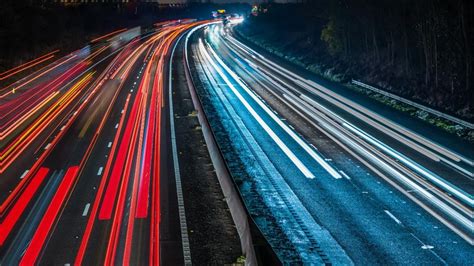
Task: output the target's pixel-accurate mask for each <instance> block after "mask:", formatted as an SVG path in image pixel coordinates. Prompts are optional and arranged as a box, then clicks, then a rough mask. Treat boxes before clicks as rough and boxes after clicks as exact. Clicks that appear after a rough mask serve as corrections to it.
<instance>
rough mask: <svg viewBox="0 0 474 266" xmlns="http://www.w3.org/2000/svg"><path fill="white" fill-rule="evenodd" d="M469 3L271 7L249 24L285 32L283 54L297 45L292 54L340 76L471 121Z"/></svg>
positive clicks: (347, 1) (323, 1)
mask: <svg viewBox="0 0 474 266" xmlns="http://www.w3.org/2000/svg"><path fill="white" fill-rule="evenodd" d="M473 4H474V1H470V0H397V1H392V0H313V1H307V2H306V4H304V5H292V6H290V5H275V4H272V5H270V6H269V8H268V12H267V13H266V14H261V15H260V16H258V17H256V18H254V19H252V20H257V21H258V22H263V24H261V25H262V26H263V27H264V28H265V29H268V31H269V32H270V33H271V32H272V28H276V29H279V31H280V32H279V33H276V34H279V35H280V36H281V35H285V34H288V35H287V36H289V38H287V40H286V41H285V40H283V42H284V43H286V47H285V49H291V48H293V49H296V47H298V51H296V53H299V54H298V55H297V56H301V55H302V53H304V56H305V57H309V58H313V59H314V60H317V61H319V62H321V64H323V65H326V67H330V66H331V64H332V65H333V67H334V70H336V71H338V72H340V73H344V74H345V75H344V76H345V78H347V79H349V78H358V79H362V80H364V81H366V82H369V83H372V84H377V85H379V86H382V87H385V88H386V89H389V90H393V91H394V92H396V93H398V94H402V95H404V96H407V97H410V98H414V99H417V100H419V101H423V102H425V103H428V104H430V105H433V106H435V107H438V108H441V109H444V110H446V109H447V110H449V111H451V112H456V113H458V114H459V115H462V116H464V117H469V118H471V119H472V117H473V112H472V108H473V107H474V106H473V104H474V91H473V82H474V81H473V47H474V45H473V41H474V40H473V33H474V32H473V31H474V21H473V11H474V9H473ZM255 26H256V27H254V28H257V27H260V26H257V25H255ZM260 30H261V29H260ZM257 31H258V30H257ZM269 32H266V33H263V34H262V36H261V37H263V38H265V34H270V33H269ZM248 33H250V34H252V32H248ZM295 34H296V35H297V36H295ZM267 37H268V35H267ZM292 38H293V39H292ZM281 41H282V40H281V39H280V42H281ZM292 41H294V42H299V44H295V45H292V44H291V43H290V42H292ZM302 43H303V44H302Z"/></svg>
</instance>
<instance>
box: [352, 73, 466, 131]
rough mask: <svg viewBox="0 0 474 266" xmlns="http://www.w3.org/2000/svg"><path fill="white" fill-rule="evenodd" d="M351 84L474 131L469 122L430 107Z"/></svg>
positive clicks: (360, 84) (355, 81) (362, 84)
mask: <svg viewBox="0 0 474 266" xmlns="http://www.w3.org/2000/svg"><path fill="white" fill-rule="evenodd" d="M351 83H352V84H355V85H357V86H360V87H363V88H366V89H369V90H371V91H373V92H376V93H379V94H382V95H384V96H387V97H389V98H392V99H394V100H397V101H399V102H402V103H405V104H408V105H411V106H414V107H416V108H418V109H420V110H423V111H425V112H428V113H430V114H433V115H435V116H438V117H441V118H444V119H446V120H449V121H451V122H453V123H456V124H459V125H462V126H464V127H467V128H469V129H474V124H472V123H469V122H467V121H464V120H462V119H459V118H457V117H454V116H452V115H448V114H445V113H442V112H440V111H437V110H434V109H432V108H430V107H427V106H424V105H421V104H419V103H416V102H413V101H410V100H408V99H405V98H402V97H400V96H398V95H395V94H393V93H390V92H386V91H384V90H381V89H377V88H375V87H373V86H370V85H367V84H365V83H362V82H360V81H357V80H354V79H353V80H352V81H351Z"/></svg>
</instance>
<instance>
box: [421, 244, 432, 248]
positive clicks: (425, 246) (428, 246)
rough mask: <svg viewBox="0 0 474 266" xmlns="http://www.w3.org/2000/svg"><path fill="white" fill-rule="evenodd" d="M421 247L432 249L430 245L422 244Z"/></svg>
mask: <svg viewBox="0 0 474 266" xmlns="http://www.w3.org/2000/svg"><path fill="white" fill-rule="evenodd" d="M421 248H422V249H434V247H433V246H430V245H423V246H421Z"/></svg>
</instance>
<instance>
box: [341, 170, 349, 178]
mask: <svg viewBox="0 0 474 266" xmlns="http://www.w3.org/2000/svg"><path fill="white" fill-rule="evenodd" d="M339 173H341V175H343V176H344V177H345V178H346V179H348V180H351V177H350V176H348V175H347V174H346V173H344V171H342V170H339Z"/></svg>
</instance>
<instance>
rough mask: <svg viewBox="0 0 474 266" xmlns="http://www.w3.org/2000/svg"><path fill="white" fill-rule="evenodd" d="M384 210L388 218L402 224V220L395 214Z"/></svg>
mask: <svg viewBox="0 0 474 266" xmlns="http://www.w3.org/2000/svg"><path fill="white" fill-rule="evenodd" d="M384 212H385V213H386V214H387V215H388V216H389V217H390V218H392V220H394V221H395V222H396V223H397V224H402V222H400V220H398V219H397V217H395V215H393V214H392V213H391V212H390V211H388V210H384Z"/></svg>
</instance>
